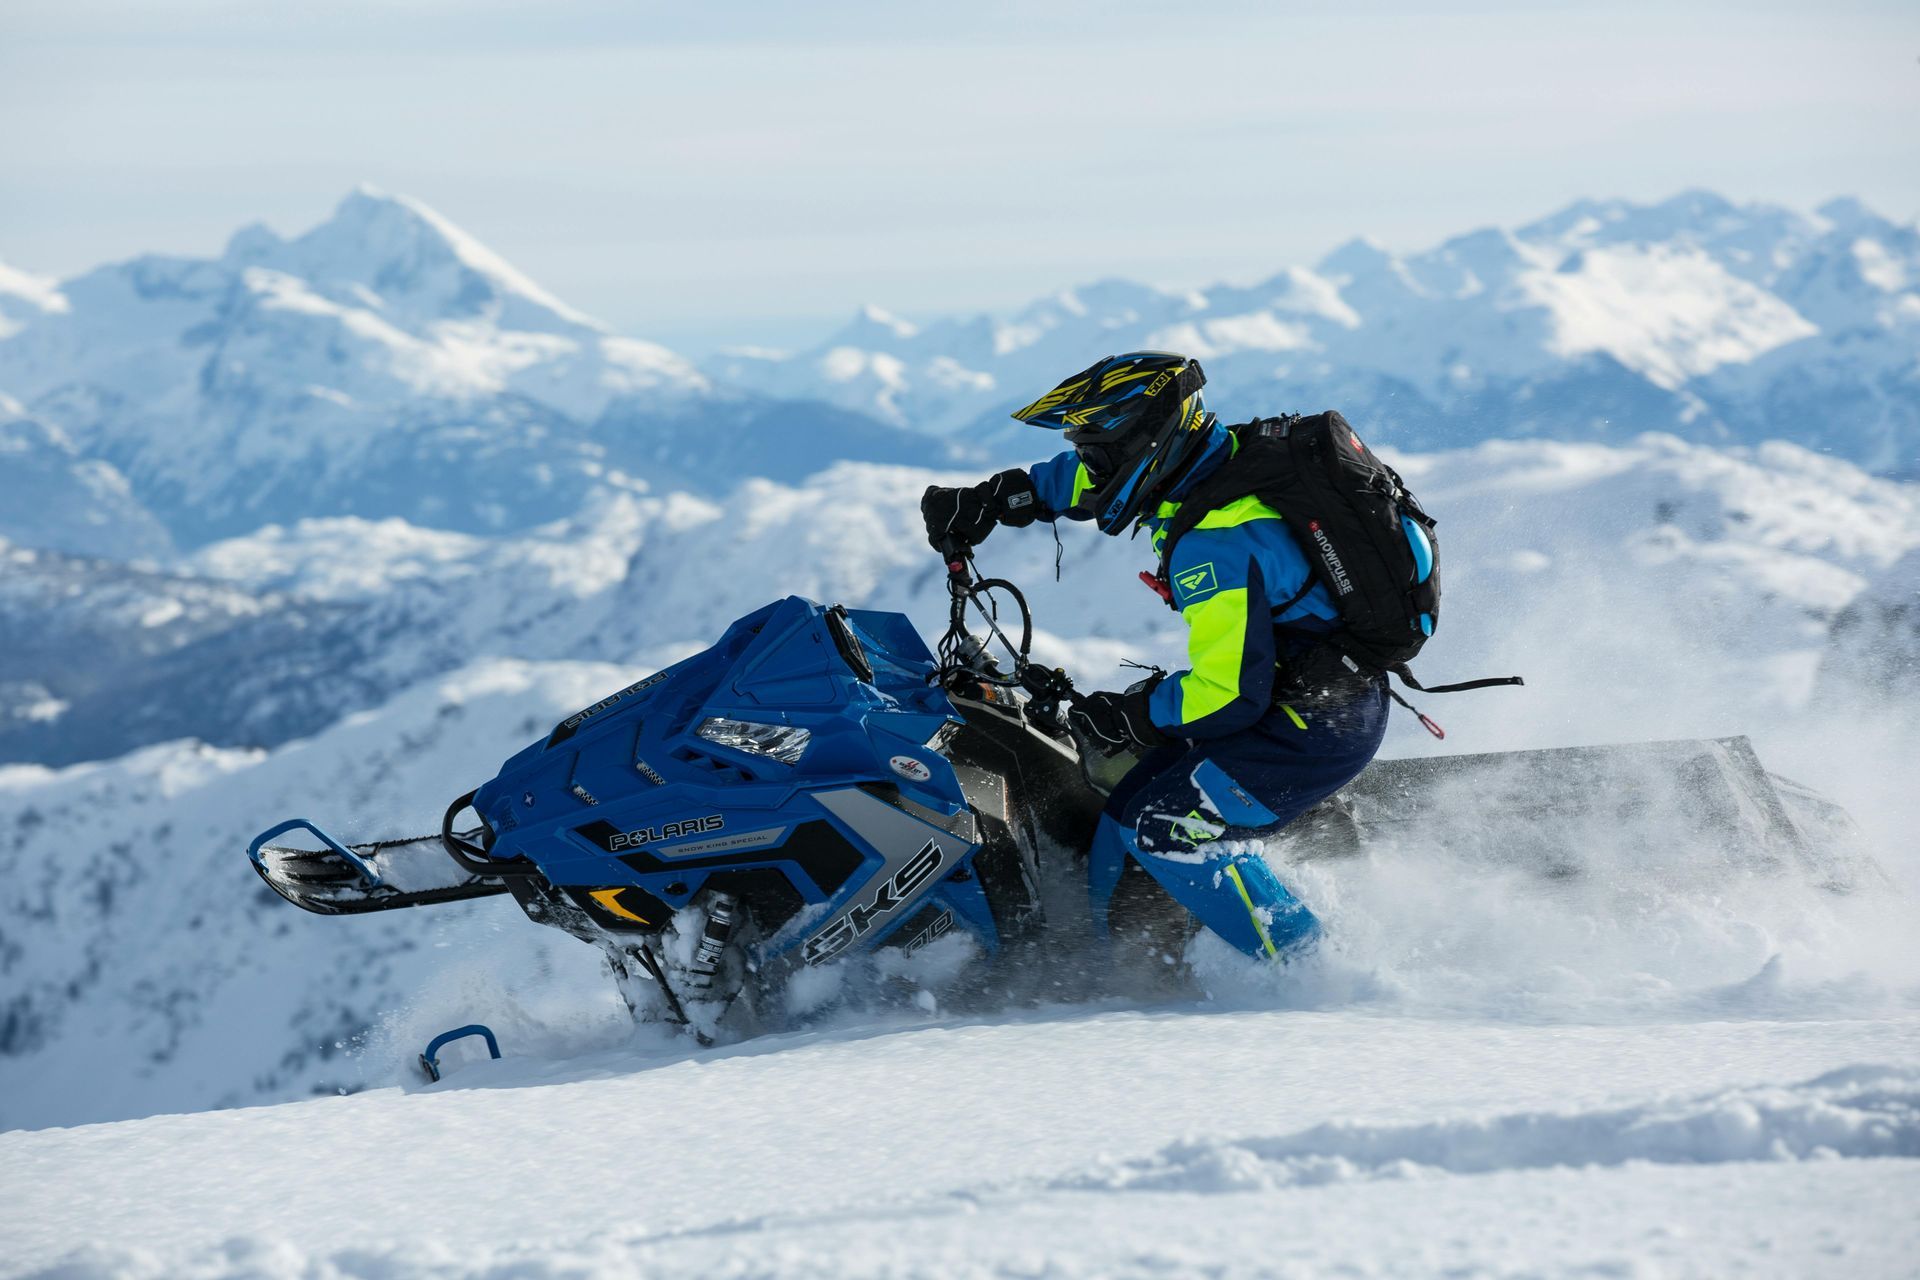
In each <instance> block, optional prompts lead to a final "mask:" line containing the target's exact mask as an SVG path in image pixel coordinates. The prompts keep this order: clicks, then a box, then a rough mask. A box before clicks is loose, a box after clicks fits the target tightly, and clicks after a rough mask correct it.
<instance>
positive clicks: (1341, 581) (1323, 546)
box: [1307, 520, 1353, 596]
mask: <svg viewBox="0 0 1920 1280" xmlns="http://www.w3.org/2000/svg"><path fill="white" fill-rule="evenodd" d="M1307 532H1308V533H1310V534H1312V535H1313V545H1314V546H1316V547H1319V548H1320V558H1321V559H1322V560H1324V561H1325V562H1326V565H1327V576H1328V577H1330V578H1332V579H1333V589H1334V590H1335V591H1337V592H1339V593H1340V594H1341V595H1343V596H1344V595H1351V594H1352V593H1353V579H1352V578H1349V577H1348V576H1347V566H1345V565H1344V564H1341V563H1340V553H1339V552H1338V551H1335V550H1334V549H1333V542H1332V540H1330V539H1329V538H1328V537H1327V531H1326V530H1324V529H1322V528H1321V527H1320V522H1319V521H1318V520H1310V521H1308V522H1307Z"/></svg>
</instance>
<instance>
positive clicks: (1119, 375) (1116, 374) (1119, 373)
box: [1100, 369, 1154, 395]
mask: <svg viewBox="0 0 1920 1280" xmlns="http://www.w3.org/2000/svg"><path fill="white" fill-rule="evenodd" d="M1153 373H1154V371H1153V370H1152V369H1142V370H1140V371H1139V372H1138V373H1128V372H1127V371H1126V370H1125V369H1115V370H1114V371H1113V372H1112V373H1109V374H1108V375H1107V376H1106V377H1104V378H1102V379H1101V380H1100V390H1101V391H1103V392H1106V391H1111V390H1113V389H1114V388H1115V387H1117V386H1119V385H1120V384H1121V383H1123V382H1132V381H1133V380H1134V379H1136V378H1150V377H1152V376H1153ZM1147 394H1148V395H1152V394H1153V392H1151V391H1149V392H1147Z"/></svg>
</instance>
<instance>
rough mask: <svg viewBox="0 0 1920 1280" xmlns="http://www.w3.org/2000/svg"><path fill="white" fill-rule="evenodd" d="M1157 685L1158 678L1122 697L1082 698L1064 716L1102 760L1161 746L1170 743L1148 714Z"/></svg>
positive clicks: (1114, 695) (1088, 696) (1091, 694)
mask: <svg viewBox="0 0 1920 1280" xmlns="http://www.w3.org/2000/svg"><path fill="white" fill-rule="evenodd" d="M1159 683H1160V677H1159V676H1154V677H1153V678H1152V679H1149V680H1142V681H1141V682H1140V683H1139V684H1136V685H1134V686H1133V687H1132V688H1130V689H1128V690H1127V691H1126V692H1125V693H1088V694H1082V695H1081V696H1080V697H1079V698H1078V699H1077V700H1076V701H1075V702H1074V704H1073V706H1072V708H1071V709H1070V710H1069V711H1068V712H1067V721H1068V723H1070V724H1071V725H1072V726H1073V727H1074V728H1076V729H1078V730H1079V731H1080V733H1081V735H1082V736H1083V737H1085V738H1086V739H1087V740H1088V741H1089V742H1091V743H1092V744H1093V746H1094V749H1095V750H1097V751H1099V753H1100V754H1101V755H1103V756H1114V755H1119V754H1120V753H1121V752H1122V751H1129V750H1134V751H1144V750H1146V749H1148V748H1151V747H1158V746H1162V745H1164V744H1165V743H1166V742H1167V741H1168V740H1169V739H1168V738H1167V735H1166V734H1164V733H1162V732H1160V730H1158V729H1156V728H1155V727H1154V724H1153V717H1152V716H1151V715H1150V714H1149V713H1148V710H1147V700H1148V699H1149V698H1151V697H1152V696H1153V690H1154V686H1155V685H1158V684H1159Z"/></svg>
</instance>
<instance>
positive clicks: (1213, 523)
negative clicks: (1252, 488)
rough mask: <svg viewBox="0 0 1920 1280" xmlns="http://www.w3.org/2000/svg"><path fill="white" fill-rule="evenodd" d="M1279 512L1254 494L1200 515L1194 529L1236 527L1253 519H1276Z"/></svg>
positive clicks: (1278, 516) (1278, 517)
mask: <svg viewBox="0 0 1920 1280" xmlns="http://www.w3.org/2000/svg"><path fill="white" fill-rule="evenodd" d="M1278 519H1280V513H1279V512H1278V511H1275V510H1274V509H1273V508H1272V507H1270V506H1268V505H1267V504H1266V503H1264V502H1262V501H1260V499H1259V497H1258V496H1256V495H1254V494H1251V493H1250V494H1248V495H1247V496H1246V497H1244V498H1236V499H1234V500H1233V501H1232V502H1229V503H1228V504H1227V505H1226V506H1224V507H1215V508H1214V509H1213V510H1211V511H1209V512H1207V514H1206V515H1204V516H1202V517H1200V523H1198V524H1196V525H1194V526H1193V527H1194V528H1196V529H1236V528H1238V527H1239V526H1241V525H1243V524H1249V523H1251V522H1252V521H1255V520H1278Z"/></svg>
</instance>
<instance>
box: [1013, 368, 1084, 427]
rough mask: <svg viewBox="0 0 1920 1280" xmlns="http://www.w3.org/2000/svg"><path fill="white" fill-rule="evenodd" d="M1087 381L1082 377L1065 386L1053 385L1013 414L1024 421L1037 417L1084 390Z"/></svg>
mask: <svg viewBox="0 0 1920 1280" xmlns="http://www.w3.org/2000/svg"><path fill="white" fill-rule="evenodd" d="M1087 382H1088V379H1086V378H1082V379H1080V380H1079V381H1078V382H1069V383H1067V384H1066V385H1065V386H1060V387H1055V388H1054V389H1053V390H1051V391H1049V392H1047V394H1045V395H1043V396H1041V397H1040V398H1039V399H1038V400H1035V401H1034V402H1033V403H1032V404H1030V405H1028V406H1027V407H1026V408H1024V409H1021V410H1019V411H1018V412H1017V413H1015V414H1014V415H1013V416H1014V417H1016V418H1018V419H1020V420H1021V421H1022V422H1025V421H1026V420H1027V419H1028V418H1032V417H1037V416H1039V415H1040V414H1043V413H1045V412H1046V411H1047V410H1049V409H1057V408H1059V407H1060V406H1061V405H1063V404H1065V403H1066V402H1067V401H1068V400H1069V399H1071V398H1072V397H1073V396H1074V395H1076V394H1077V393H1079V392H1081V391H1084V390H1086V388H1087Z"/></svg>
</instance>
